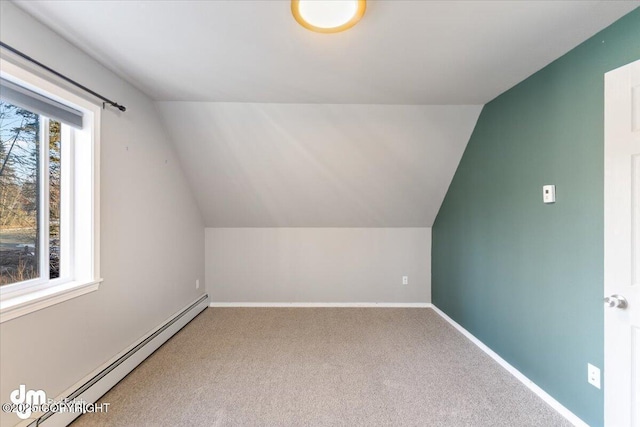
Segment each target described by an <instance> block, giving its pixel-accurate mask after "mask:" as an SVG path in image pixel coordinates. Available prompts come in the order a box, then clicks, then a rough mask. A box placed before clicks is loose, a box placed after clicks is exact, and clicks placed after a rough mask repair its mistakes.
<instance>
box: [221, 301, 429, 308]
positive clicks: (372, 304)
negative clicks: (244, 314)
mask: <svg viewBox="0 0 640 427" xmlns="http://www.w3.org/2000/svg"><path fill="white" fill-rule="evenodd" d="M209 307H378V308H383V307H386V308H428V307H431V303H428V302H212V303H211V304H209Z"/></svg>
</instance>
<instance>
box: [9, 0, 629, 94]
mask: <svg viewBox="0 0 640 427" xmlns="http://www.w3.org/2000/svg"><path fill="white" fill-rule="evenodd" d="M17 4H18V5H19V6H20V7H22V8H23V9H25V10H27V11H28V12H29V13H31V14H32V15H34V16H35V17H36V18H39V19H40V20H41V21H42V22H43V23H44V24H45V25H49V26H51V27H52V28H53V29H54V30H55V31H56V32H58V33H60V34H61V35H62V36H64V37H66V38H67V39H68V40H70V41H71V42H72V43H75V44H76V45H77V46H79V47H80V48H82V49H83V50H85V51H86V52H87V53H89V54H90V55H93V56H94V57H95V58H96V59H98V60H99V61H101V62H102V63H104V64H106V65H107V66H108V67H111V68H112V69H113V70H114V71H116V72H117V73H119V74H120V75H121V76H123V77H124V78H125V79H127V80H129V81H130V82H132V83H134V84H135V85H137V86H138V87H140V88H141V89H142V90H144V91H145V92H147V93H148V94H150V95H151V96H152V97H153V98H154V99H156V100H163V101H171V100H179V101H220V102H287V103H339V104H343V103H346V104H460V105H466V104H485V103H486V102H488V101H489V100H491V99H492V98H494V97H496V96H497V95H499V94H500V93H501V92H503V91H505V90H506V89H508V88H510V87H511V86H513V85H514V84H516V83H518V82H520V81H521V80H523V79H524V78H526V77H527V76H529V75H530V74H533V73H534V72H535V71H537V70H539V69H540V68H542V67H543V66H544V65H546V64H548V63H549V62H551V61H552V60H554V59H556V58H558V57H559V56H561V55H562V54H564V53H565V52H567V51H569V50H570V49H571V48H573V47H574V46H576V45H578V44H579V43H580V42H582V41H583V40H585V39H587V38H588V37H589V36H591V35H593V34H595V33H596V32H597V31H599V30H601V29H602V28H604V27H606V26H607V25H609V24H611V23H612V22H614V21H615V20H616V19H618V18H620V17H621V16H622V15H624V14H625V13H627V12H629V11H631V10H632V9H633V8H635V7H637V5H638V2H637V0H634V1H611V0H605V1H592V0H590V1H580V0H568V1H562V0H552V1H541V0H533V1H525V0H512V1H481V0H475V1H454V0H444V1H431V0H430V1H413V0H410V1H401V0H389V1H381V0H378V1H369V3H368V8H367V12H366V14H365V17H364V19H363V20H362V21H361V22H360V23H359V24H358V25H356V26H355V27H354V28H352V29H351V30H349V31H346V32H343V33H338V34H330V35H327V34H318V33H313V32H310V31H308V30H306V29H304V28H302V27H301V26H300V25H298V24H297V23H296V22H295V20H294V19H293V17H292V16H291V12H290V3H289V1H288V0H279V1H263V0H256V1H133V0H131V1H97V0H93V1H65V0H62V1H53V0H44V1H34V0H28V1H18V2H17Z"/></svg>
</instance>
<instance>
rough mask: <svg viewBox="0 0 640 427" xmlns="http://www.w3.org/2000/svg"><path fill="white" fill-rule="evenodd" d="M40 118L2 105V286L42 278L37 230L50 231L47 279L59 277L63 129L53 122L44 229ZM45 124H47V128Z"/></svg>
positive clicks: (10, 105) (0, 232) (0, 125)
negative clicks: (41, 200) (47, 206)
mask: <svg viewBox="0 0 640 427" xmlns="http://www.w3.org/2000/svg"><path fill="white" fill-rule="evenodd" d="M41 122H43V118H42V117H40V116H38V115H37V114H35V113H33V112H31V111H28V110H25V109H23V108H20V107H18V106H15V105H12V104H10V103H7V102H4V101H0V285H7V284H12V283H16V282H21V281H24V280H29V279H33V278H37V277H40V276H41V274H40V270H41V266H40V265H39V264H40V261H39V255H38V254H39V251H40V242H39V240H40V239H39V235H40V233H39V230H40V227H42V226H47V225H48V227H49V248H48V249H49V250H48V253H49V265H48V266H46V265H45V266H42V267H44V268H47V267H48V269H49V277H50V278H52V279H53V278H57V277H59V275H60V259H59V257H60V189H61V188H60V174H61V169H60V157H61V150H60V147H61V129H60V127H61V125H60V123H59V122H57V121H54V120H50V121H49V129H48V134H49V138H48V139H49V141H48V144H49V169H48V176H49V200H48V204H49V211H50V212H49V218H47V219H46V224H44V225H43V224H41V223H40V218H39V213H40V209H41V207H40V206H39V199H40V191H41V188H39V185H38V183H39V182H40V173H41V172H40V171H41V168H40V167H39V163H40V160H41V159H40V147H39V145H40V143H39V140H40V131H41V130H40V126H41ZM44 123H46V121H45V122H44Z"/></svg>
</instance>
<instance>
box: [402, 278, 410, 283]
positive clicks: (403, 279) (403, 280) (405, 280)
mask: <svg viewBox="0 0 640 427" xmlns="http://www.w3.org/2000/svg"><path fill="white" fill-rule="evenodd" d="M402 284H403V285H408V284H409V276H402Z"/></svg>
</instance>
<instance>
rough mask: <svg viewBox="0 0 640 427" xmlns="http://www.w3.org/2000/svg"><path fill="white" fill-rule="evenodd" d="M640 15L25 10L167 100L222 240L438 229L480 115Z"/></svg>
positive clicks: (592, 8) (187, 4)
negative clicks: (231, 232)
mask: <svg viewBox="0 0 640 427" xmlns="http://www.w3.org/2000/svg"><path fill="white" fill-rule="evenodd" d="M637 4H638V2H637V0H636V1H624V2H622V1H579V0H569V1H559V0H557V1H543V0H533V1H524V0H522V1H521V0H511V1H507V0H498V1H480V0H476V1H453V0H450V1H399V0H396V1H369V2H368V8H367V12H366V14H365V16H364V18H363V20H362V21H361V22H360V23H359V24H358V25H356V26H355V27H354V28H352V29H351V30H349V31H346V32H344V33H339V34H317V33H313V32H310V31H308V30H306V29H304V28H302V27H301V26H300V25H299V24H298V23H297V22H296V21H295V20H294V19H293V17H292V16H291V12H290V2H289V1H288V0H286V1H285V0H282V1H263V0H259V1H197V2H196V1H178V2H176V1H124V2H123V1H96V0H94V1H52V0H47V1H24V2H19V3H18V5H19V6H20V7H21V8H23V9H25V10H26V11H27V12H29V13H30V14H32V15H34V16H35V17H36V18H38V19H39V20H40V21H41V22H43V23H44V24H45V25H49V26H50V27H51V28H52V29H53V30H54V31H56V32H58V33H59V34H61V35H62V36H64V37H65V38H67V39H68V40H70V41H71V42H72V43H74V44H76V45H77V46H79V47H80V48H81V49H83V50H85V52H87V53H88V54H89V55H92V56H94V57H95V58H96V59H98V60H99V61H100V62H102V63H103V64H105V65H106V66H108V67H110V68H111V69H113V70H114V71H115V72H117V73H119V74H120V75H121V76H123V77H124V78H125V79H127V80H129V81H130V82H132V83H133V84H135V85H137V86H138V87H139V88H141V89H142V90H143V91H145V92H146V93H148V94H149V95H150V96H152V97H153V98H154V99H155V100H158V101H161V102H160V103H159V105H160V111H161V113H162V115H163V119H164V122H165V124H166V127H167V129H168V131H169V133H170V134H171V136H172V139H173V142H174V145H175V147H176V151H177V152H178V155H179V156H180V159H181V162H182V165H183V167H184V171H185V173H186V175H187V177H188V179H189V180H190V183H191V186H192V189H193V191H194V194H195V197H196V198H197V200H198V204H199V206H200V209H201V211H202V213H203V216H204V219H205V223H206V225H207V226H209V227H271V226H288V227H415V226H427V227H428V226H431V225H432V224H433V221H434V219H435V216H436V215H437V212H438V209H439V208H440V205H441V203H442V200H443V198H444V196H445V194H446V192H447V189H448V187H449V184H450V182H451V179H452V177H453V175H454V173H455V170H456V168H457V165H458V163H459V161H460V158H461V156H462V153H463V151H464V148H465V147H466V144H467V142H468V140H469V137H470V135H471V132H472V131H473V128H474V125H475V123H476V121H477V118H478V115H479V113H480V110H481V106H482V105H483V104H485V103H486V102H488V101H490V100H491V99H492V98H494V97H496V96H498V95H499V94H500V93H502V92H503V91H505V90H507V89H509V88H510V87H512V86H513V85H515V84H516V83H518V82H520V81H522V80H523V79H525V78H526V77H527V76H529V75H530V74H532V73H534V72H535V71H537V70H539V69H540V68H542V67H543V66H545V65H546V64H548V63H549V62H551V61H553V60H554V59H556V58H558V57H560V56H561V55H562V54H564V53H565V52H567V51H569V50H570V49H571V48H573V47H574V46H576V45H578V44H579V43H581V42H582V41H584V40H585V39H587V38H588V37H589V36H591V35H593V34H595V33H596V32H598V31H599V30H601V29H603V28H604V27H606V26H607V25H609V24H611V23H612V22H614V21H615V20H616V19H618V18H619V17H621V16H622V15H624V14H625V13H627V12H629V11H631V10H632V9H633V8H635V7H636V6H637ZM181 101H189V102H181ZM196 101H197V102H196ZM344 104H350V105H344ZM363 104H406V105H363ZM411 104H421V105H411Z"/></svg>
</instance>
